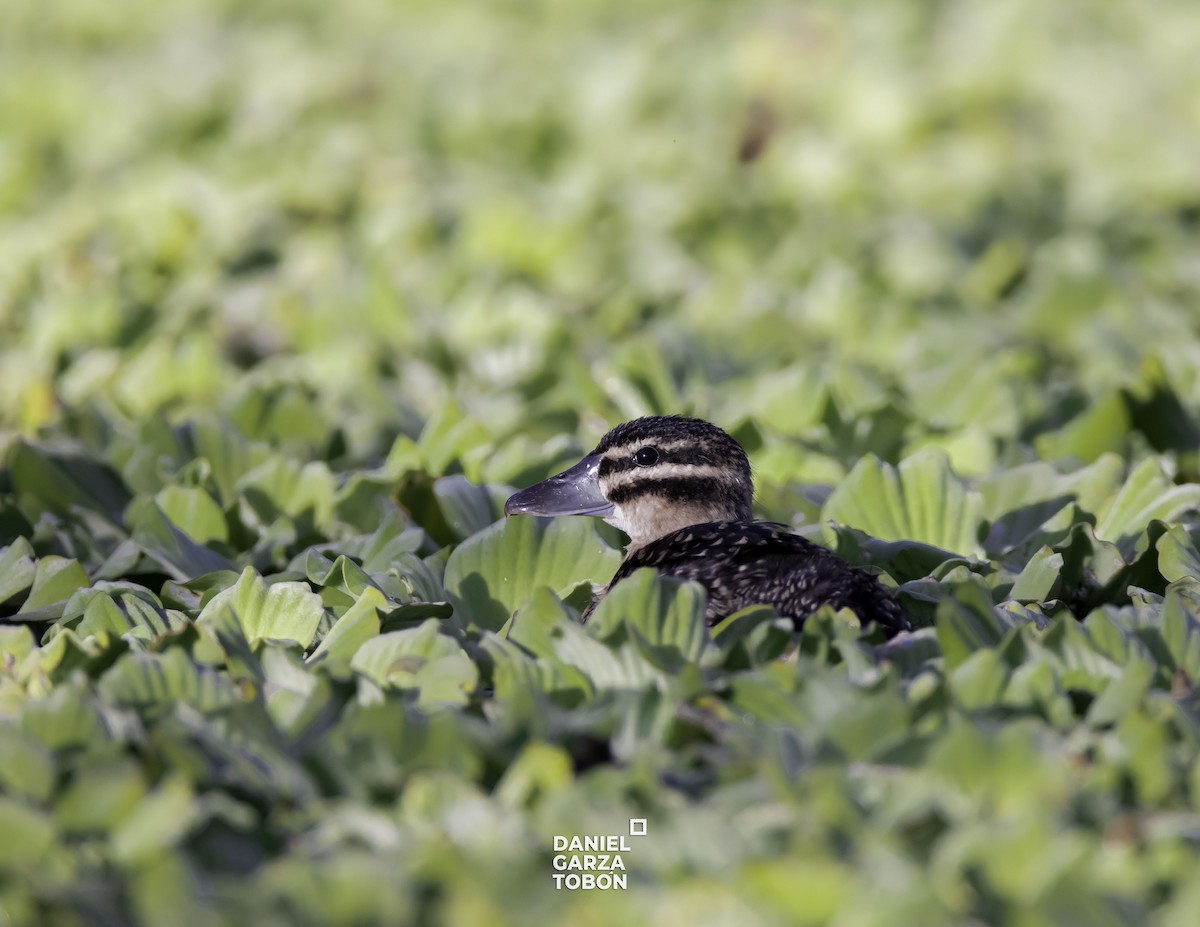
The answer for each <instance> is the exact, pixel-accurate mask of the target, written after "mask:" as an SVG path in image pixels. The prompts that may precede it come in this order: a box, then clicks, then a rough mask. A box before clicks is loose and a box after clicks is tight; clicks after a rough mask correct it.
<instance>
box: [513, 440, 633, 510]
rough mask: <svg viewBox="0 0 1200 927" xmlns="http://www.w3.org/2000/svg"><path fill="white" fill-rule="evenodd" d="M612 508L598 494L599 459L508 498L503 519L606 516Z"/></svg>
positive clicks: (587, 460)
mask: <svg viewBox="0 0 1200 927" xmlns="http://www.w3.org/2000/svg"><path fill="white" fill-rule="evenodd" d="M612 510H613V507H612V504H611V503H610V502H608V500H606V499H605V498H604V496H603V495H602V494H601V492H600V455H599V454H591V455H589V456H587V457H585V458H583V460H581V461H579V463H577V464H575V466H573V467H572V468H571V469H570V470H564V471H563V472H562V473H559V474H556V475H554V476H552V477H550V478H549V479H546V480H542V482H540V483H535V484H534V485H533V486H530V487H529V488H528V489H522V490H521V491H520V492H518V493H514V494H513V495H511V496H509V498H508V501H507V502H505V503H504V514H505V515H607V514H609V513H610V512H611V511H612Z"/></svg>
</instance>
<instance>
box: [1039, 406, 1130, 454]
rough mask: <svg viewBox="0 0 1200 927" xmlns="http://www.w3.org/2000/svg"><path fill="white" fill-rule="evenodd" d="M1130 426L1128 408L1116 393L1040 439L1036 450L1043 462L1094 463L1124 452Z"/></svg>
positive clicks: (1040, 436)
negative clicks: (1108, 455)
mask: <svg viewBox="0 0 1200 927" xmlns="http://www.w3.org/2000/svg"><path fill="white" fill-rule="evenodd" d="M1130 425H1131V423H1130V419H1129V408H1128V404H1127V403H1126V402H1125V399H1124V397H1123V396H1122V395H1121V394H1120V393H1119V392H1116V391H1114V392H1111V393H1109V394H1108V395H1106V396H1104V397H1103V398H1101V399H1097V400H1095V401H1093V402H1092V403H1090V404H1089V405H1088V408H1087V410H1086V411H1085V412H1082V413H1080V414H1079V415H1078V416H1076V417H1075V418H1073V419H1072V420H1071V421H1069V422H1068V423H1067V424H1066V425H1065V426H1063V428H1061V429H1060V430H1059V431H1057V432H1054V433H1050V434H1043V435H1038V437H1037V438H1036V440H1035V441H1034V447H1036V448H1037V451H1038V455H1039V456H1041V457H1043V458H1047V459H1051V460H1057V459H1061V458H1069V459H1074V460H1079V461H1082V462H1083V463H1091V462H1092V461H1094V460H1096V459H1097V458H1099V457H1100V456H1102V455H1103V454H1105V453H1109V452H1113V451H1120V450H1121V449H1122V447H1123V446H1124V444H1125V440H1126V438H1127V437H1128V435H1129V429H1130Z"/></svg>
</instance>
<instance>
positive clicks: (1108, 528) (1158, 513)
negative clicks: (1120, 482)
mask: <svg viewBox="0 0 1200 927" xmlns="http://www.w3.org/2000/svg"><path fill="white" fill-rule="evenodd" d="M1197 507H1200V484H1195V483H1187V484H1185V485H1182V486H1175V485H1173V484H1172V483H1171V481H1170V479H1169V478H1168V477H1167V475H1166V473H1164V472H1163V468H1162V465H1161V464H1160V463H1159V462H1158V461H1157V460H1155V459H1154V458H1147V459H1146V460H1144V461H1142V462H1141V463H1140V464H1138V466H1137V467H1135V468H1134V470H1133V472H1132V473H1130V474H1129V478H1128V479H1127V480H1126V481H1125V485H1124V486H1122V487H1121V489H1120V491H1119V492H1118V493H1117V495H1116V496H1115V497H1114V498H1113V499H1112V500H1111V501H1110V502H1109V503H1108V505H1106V506H1104V507H1103V508H1102V509H1101V511H1099V512H1097V515H1099V521H1098V522H1097V523H1096V537H1099V538H1103V539H1105V540H1107V541H1115V542H1120V541H1122V540H1127V539H1129V538H1131V537H1136V536H1137V535H1138V534H1140V533H1141V531H1142V529H1143V528H1145V526H1146V525H1147V523H1149V522H1150V521H1151V520H1152V519H1156V518H1157V519H1161V520H1163V521H1171V520H1172V519H1174V518H1175V517H1177V516H1178V515H1180V514H1181V513H1183V512H1185V511H1187V510H1189V509H1195V508H1197Z"/></svg>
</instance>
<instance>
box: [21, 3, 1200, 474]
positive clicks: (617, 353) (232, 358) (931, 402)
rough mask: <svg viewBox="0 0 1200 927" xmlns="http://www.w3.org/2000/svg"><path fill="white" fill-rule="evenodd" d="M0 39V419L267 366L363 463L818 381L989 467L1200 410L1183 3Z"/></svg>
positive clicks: (394, 18)
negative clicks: (1144, 401) (407, 439)
mask: <svg viewBox="0 0 1200 927" xmlns="http://www.w3.org/2000/svg"><path fill="white" fill-rule="evenodd" d="M0 16H2V17H3V21H2V24H3V28H2V35H0V42H3V54H2V55H0V126H2V128H3V131H2V132H0V139H2V141H0V216H2V217H3V221H2V223H0V254H2V255H3V260H2V262H0V326H2V328H0V331H2V332H3V343H2V344H3V348H2V350H3V355H2V357H0V361H2V363H3V369H4V371H5V376H4V377H3V381H2V384H0V426H2V427H3V428H4V429H5V433H6V434H10V435H11V433H12V432H13V431H14V430H17V431H23V432H30V431H32V430H34V429H36V428H38V427H40V426H42V425H45V424H47V423H51V422H54V421H55V420H57V419H58V418H60V417H61V416H62V414H63V410H64V409H70V408H75V407H78V406H80V405H83V404H88V403H93V402H95V403H100V404H102V405H103V406H104V407H105V408H106V410H107V411H108V412H110V413H111V414H113V415H115V416H120V417H127V418H130V419H138V418H143V417H145V416H147V415H150V414H152V413H159V412H166V413H168V414H169V415H171V416H172V417H176V418H177V417H179V416H182V415H186V414H187V413H188V410H191V409H195V408H199V407H212V406H221V405H222V404H223V403H229V402H231V401H233V399H232V398H231V397H236V396H237V395H238V393H239V391H241V390H244V389H245V385H246V384H247V383H249V382H262V381H281V380H283V381H294V382H300V383H304V384H307V385H310V386H311V387H312V389H313V401H314V403H315V404H317V405H318V406H319V407H320V408H321V410H322V412H323V413H325V414H328V415H331V416H335V417H336V418H337V419H338V420H339V422H341V423H342V424H343V426H344V430H345V432H346V438H347V451H348V453H349V454H350V457H349V458H348V459H350V460H355V461H357V460H361V459H365V458H367V457H369V456H370V455H371V454H372V453H378V452H380V451H381V450H386V448H387V446H388V445H389V442H390V438H391V437H392V435H393V434H394V433H395V432H396V431H398V430H402V431H409V432H413V431H415V430H416V429H418V428H419V427H420V426H421V424H422V423H423V422H424V421H427V420H428V419H429V418H430V417H432V416H434V415H435V414H437V413H438V412H439V410H441V409H443V408H444V407H445V406H446V405H447V404H448V403H454V404H457V405H458V406H459V407H461V408H462V409H463V410H464V411H465V412H466V413H468V414H469V415H470V416H472V417H473V418H475V419H477V420H478V421H479V422H481V423H483V425H484V427H485V428H486V429H487V430H488V431H489V433H490V434H491V435H492V436H493V437H495V438H497V439H507V438H509V437H511V436H513V435H517V434H530V433H532V434H534V435H536V436H537V437H548V436H549V435H550V434H553V433H559V432H577V431H579V430H580V429H583V430H585V431H586V432H587V437H588V438H589V439H590V438H592V437H594V436H595V435H596V434H597V433H599V432H601V431H602V430H603V426H604V424H605V423H611V422H613V421H614V420H616V419H618V418H621V417H627V416H630V415H632V414H634V413H637V412H642V411H646V410H661V411H681V410H682V411H689V410H691V411H696V412H698V413H700V414H704V415H709V416H711V417H713V418H716V419H718V420H720V421H722V423H723V424H726V425H728V426H730V427H736V426H737V424H738V422H739V421H740V420H741V419H744V418H745V417H747V416H748V415H749V414H750V413H751V412H754V411H758V410H759V409H765V410H766V414H764V416H763V418H764V419H765V420H766V421H765V423H764V427H765V428H766V429H767V430H768V431H778V432H783V433H793V434H794V433H797V432H799V431H801V430H803V429H804V428H805V427H807V426H809V425H811V424H813V421H811V420H806V417H807V418H810V419H813V420H815V419H816V418H818V417H819V415H820V406H821V402H820V401H818V400H819V399H821V398H823V394H822V392H821V391H822V390H825V389H827V388H828V389H832V390H834V395H835V398H836V399H837V401H838V403H839V406H840V407H841V408H842V409H843V411H844V412H845V413H846V414H847V416H849V415H853V414H856V413H860V412H863V411H867V412H870V411H873V410H875V409H877V408H880V407H882V406H884V405H885V404H887V403H889V402H893V403H894V404H896V405H897V406H898V407H899V408H901V409H902V410H903V411H904V412H905V417H904V420H903V421H899V422H895V423H891V424H890V425H888V426H887V427H890V428H891V429H892V430H894V431H896V432H897V433H896V434H889V435H886V436H883V437H884V440H883V441H880V442H877V443H875V444H873V446H872V449H874V450H876V451H878V452H880V453H882V454H884V455H885V456H888V457H892V458H894V457H896V456H897V455H898V454H900V453H901V452H902V451H903V450H904V449H905V447H907V446H909V445H912V444H919V443H921V442H923V441H929V440H936V441H938V442H939V443H942V444H946V445H949V446H950V447H951V450H952V451H953V453H954V457H955V461H956V463H959V464H960V465H962V466H964V467H965V468H966V469H967V470H968V471H974V472H982V471H984V470H986V469H988V468H989V467H990V465H991V463H992V461H993V459H994V457H995V455H996V454H997V453H1006V452H1009V451H1011V450H1012V448H1013V447H1014V446H1015V444H1016V442H1018V441H1024V442H1025V443H1029V442H1030V441H1031V440H1032V439H1034V438H1036V437H1037V436H1038V435H1039V434H1043V433H1046V432H1051V431H1054V430H1055V429H1056V428H1057V427H1058V426H1061V425H1062V424H1064V423H1065V422H1067V421H1069V420H1070V419H1071V418H1072V417H1074V416H1075V415H1077V414H1078V413H1079V412H1080V411H1082V410H1083V409H1084V407H1085V406H1087V405H1089V404H1091V403H1095V402H1097V401H1098V400H1103V399H1104V398H1105V397H1106V396H1108V395H1110V393H1111V391H1113V390H1115V389H1119V388H1121V387H1134V388H1136V387H1137V386H1138V385H1139V383H1141V380H1140V379H1139V377H1140V375H1141V373H1142V372H1141V370H1140V364H1141V362H1142V359H1143V358H1144V357H1146V356H1149V355H1153V356H1155V357H1156V358H1157V359H1158V360H1159V361H1160V362H1161V365H1162V366H1163V367H1164V368H1165V370H1166V371H1167V375H1168V376H1169V378H1170V382H1171V384H1172V385H1173V387H1174V389H1175V390H1176V391H1178V392H1179V394H1180V395H1181V396H1183V397H1184V398H1185V400H1186V401H1187V402H1189V403H1192V404H1193V405H1194V404H1196V403H1200V348H1198V347H1197V339H1196V338H1195V337H1193V336H1194V335H1195V334H1196V332H1197V327H1198V326H1200V313H1198V312H1197V310H1196V305H1197V288H1198V285H1200V283H1198V277H1197V269H1196V255H1195V248H1194V247H1193V242H1194V238H1195V234H1196V227H1197V223H1198V222H1200V195H1198V190H1197V176H1196V169H1195V153H1196V151H1197V150H1200V103H1198V102H1197V97H1196V94H1195V93H1194V92H1193V91H1194V88H1195V87H1196V86H1197V83H1198V82H1200V73H1198V72H1200V61H1198V60H1197V56H1196V55H1195V54H1194V53H1193V52H1194V49H1195V48H1196V47H1197V40H1198V39H1200V11H1198V10H1196V8H1195V5H1194V4H1192V3H1190V2H1187V0H1176V2H1170V0H1166V2H1160V3H1155V4H1152V5H1151V4H1135V3H1111V2H1106V0H1091V2H1089V0H1069V2H1066V3H1060V4H1053V5H1051V4H1043V3H1037V2H1033V0H1028V2H1020V0H1004V2H967V3H953V4H948V3H937V2H887V3H878V2H861V3H856V2H850V3H842V2H839V3H806V4H769V3H703V2H701V3H668V2H653V3H636V4H634V3H615V4H614V3H590V2H589V3H573V4H570V5H569V6H566V5H562V4H551V3H526V2H500V3H489V4H474V5H465V4H444V3H421V2H412V3H398V4H389V3H383V2H377V0H349V2H346V3H340V4H337V5H331V4H323V3H316V2H309V3H305V2H287V3H283V2H280V3H271V2H251V3H241V2H238V3H233V2H230V3H219V2H211V0H205V2H193V3H189V2H186V0H173V2H170V3H150V2H136V0H126V2H123V3H119V4H107V5H104V4H97V3H91V2H84V0H63V2H58V3H54V4H45V3H41V2H35V0H10V2H7V3H5V4H4V10H3V12H2V13H0ZM797 365H800V366H797ZM814 395H815V396H816V397H817V398H816V399H814V398H813V397H814ZM575 417H577V418H578V419H582V422H583V423H584V424H581V423H580V422H579V421H578V420H576V419H575ZM1115 442H1116V439H1115V438H1110V439H1109V444H1110V445H1112V444H1113V443H1115ZM867 444H872V441H868V442H867ZM861 449H862V448H860V447H856V448H854V450H855V451H859V450H861ZM822 450H825V451H828V450H830V448H823V449H822ZM1051 450H1053V449H1051ZM1083 450H1084V451H1090V450H1092V449H1089V448H1085V449H1083ZM832 456H834V457H838V456H839V455H838V454H837V453H834V454H833V455H832ZM842 456H845V455H842ZM1082 456H1085V457H1086V456H1087V453H1085V454H1083V455H1082ZM843 463H844V461H843ZM809 466H812V467H814V468H817V469H821V468H820V467H818V465H817V464H809ZM823 472H824V473H825V475H829V474H830V473H831V472H832V473H836V472H837V468H836V467H825V468H824V470H823ZM496 475H497V476H505V475H507V474H496Z"/></svg>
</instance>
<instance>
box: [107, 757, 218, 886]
mask: <svg viewBox="0 0 1200 927" xmlns="http://www.w3.org/2000/svg"><path fill="white" fill-rule="evenodd" d="M196 812H197V808H196V804H195V796H194V795H193V793H192V787H191V785H190V784H189V783H188V781H187V779H186V778H184V776H183V775H181V774H175V775H171V776H169V777H168V778H166V779H164V780H163V782H162V783H161V784H160V785H159V786H158V788H156V789H155V790H154V791H153V792H151V793H150V794H149V795H147V796H146V797H145V798H144V799H143V800H142V801H141V802H140V803H139V804H138V805H137V807H136V808H134V810H133V811H132V813H130V815H129V816H128V817H127V818H125V819H124V820H123V821H121V823H120V824H119V825H117V827H116V828H115V829H114V830H113V833H112V838H111V841H110V846H111V848H112V854H113V859H114V860H116V862H117V863H118V864H120V865H123V866H136V865H138V864H139V863H144V862H146V861H148V860H150V859H153V858H154V857H155V856H157V855H159V854H160V853H162V852H164V851H165V850H169V849H170V848H171V847H173V846H175V844H176V843H178V842H179V840H180V839H182V837H183V836H184V834H186V833H187V832H188V830H189V829H190V828H191V826H192V822H193V821H194V820H195V819H196Z"/></svg>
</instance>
